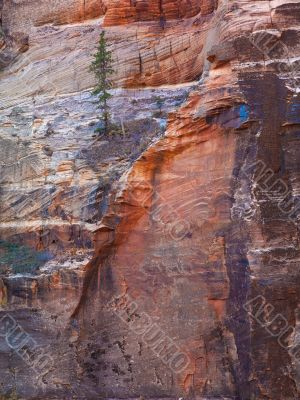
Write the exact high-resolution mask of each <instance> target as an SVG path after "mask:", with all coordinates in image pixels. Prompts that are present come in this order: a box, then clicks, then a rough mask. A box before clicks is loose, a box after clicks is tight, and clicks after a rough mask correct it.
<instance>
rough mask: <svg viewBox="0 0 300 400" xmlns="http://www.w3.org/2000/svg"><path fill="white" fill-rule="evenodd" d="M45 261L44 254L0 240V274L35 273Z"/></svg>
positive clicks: (46, 255)
mask: <svg viewBox="0 0 300 400" xmlns="http://www.w3.org/2000/svg"><path fill="white" fill-rule="evenodd" d="M47 259H49V255H48V254H47V253H46V252H39V251H36V250H35V249H32V248H31V247H29V246H26V245H20V244H16V243H11V242H7V241H4V240H0V273H15V274H17V273H35V272H36V271H37V270H38V269H39V268H40V267H41V266H42V265H43V264H44V263H45V262H46V261H47Z"/></svg>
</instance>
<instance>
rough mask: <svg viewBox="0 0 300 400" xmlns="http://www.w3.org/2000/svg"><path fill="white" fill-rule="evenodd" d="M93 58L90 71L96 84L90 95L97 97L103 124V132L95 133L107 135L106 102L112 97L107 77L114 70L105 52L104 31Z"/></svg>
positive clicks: (107, 52) (107, 116)
mask: <svg viewBox="0 0 300 400" xmlns="http://www.w3.org/2000/svg"><path fill="white" fill-rule="evenodd" d="M93 57H94V61H93V62H92V63H91V66H90V70H91V71H92V72H93V73H94V75H95V77H96V80H97V84H96V86H95V89H94V90H93V92H92V94H93V95H94V96H97V97H98V99H97V103H98V107H99V108H100V109H101V110H102V115H101V117H100V118H99V119H100V121H102V122H103V130H102V129H98V130H97V131H98V132H99V131H100V132H102V131H104V133H105V134H107V133H108V131H109V124H110V113H109V106H108V100H109V99H110V98H111V97H112V95H111V94H110V93H109V89H111V87H112V84H111V81H110V79H109V77H110V75H112V74H113V72H114V70H113V69H112V55H111V52H110V51H108V50H107V42H106V38H105V32H104V31H103V32H101V35H100V39H99V43H98V47H97V52H96V54H94V56H93Z"/></svg>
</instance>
